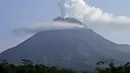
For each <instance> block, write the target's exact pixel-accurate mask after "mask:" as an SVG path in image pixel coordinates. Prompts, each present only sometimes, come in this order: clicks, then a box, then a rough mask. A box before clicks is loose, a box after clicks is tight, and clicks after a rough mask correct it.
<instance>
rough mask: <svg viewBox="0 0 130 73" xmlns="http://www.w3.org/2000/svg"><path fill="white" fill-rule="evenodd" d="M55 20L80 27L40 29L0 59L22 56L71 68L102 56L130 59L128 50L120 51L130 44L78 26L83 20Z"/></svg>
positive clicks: (14, 59)
mask: <svg viewBox="0 0 130 73" xmlns="http://www.w3.org/2000/svg"><path fill="white" fill-rule="evenodd" d="M72 20H73V21H72ZM57 21H58V22H65V23H73V25H74V24H75V25H80V26H82V27H71V28H64V29H53V30H42V31H40V32H38V33H36V34H35V35H34V36H32V37H31V38H29V39H27V40H26V41H24V42H22V43H21V44H19V45H17V46H15V47H13V48H10V49H8V50H6V51H4V52H2V53H1V54H0V60H7V61H9V62H10V63H14V64H19V63H20V61H21V59H28V60H31V61H33V62H34V63H42V64H45V65H49V66H52V65H56V66H58V67H62V68H63V67H65V68H74V69H84V68H86V67H89V68H94V67H95V63H96V62H98V61H100V60H101V58H104V59H106V60H107V59H108V60H111V59H114V60H115V61H117V62H119V63H124V62H126V61H129V60H130V57H129V55H130V54H129V53H130V52H129V51H127V52H126V51H122V49H130V46H128V45H126V46H125V45H120V44H116V43H113V42H111V41H109V40H107V39H105V38H103V37H102V36H100V35H98V34H97V33H95V32H94V31H93V30H91V29H89V28H88V27H86V26H84V25H81V24H83V23H81V22H80V21H78V20H77V19H74V18H62V20H61V17H60V18H59V17H58V18H56V19H54V22H57ZM80 23H81V24H80ZM63 24H64V23H63ZM54 25H56V24H54ZM61 25H62V24H61Z"/></svg>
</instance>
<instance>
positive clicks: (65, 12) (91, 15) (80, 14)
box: [58, 0, 130, 24]
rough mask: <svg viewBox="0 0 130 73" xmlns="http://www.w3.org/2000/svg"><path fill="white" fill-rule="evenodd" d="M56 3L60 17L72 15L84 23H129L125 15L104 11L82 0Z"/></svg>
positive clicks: (61, 0) (65, 0)
mask: <svg viewBox="0 0 130 73" xmlns="http://www.w3.org/2000/svg"><path fill="white" fill-rule="evenodd" d="M58 5H59V7H60V10H61V16H62V17H74V18H76V19H78V20H80V21H82V22H84V23H86V22H87V21H92V22H105V23H106V22H107V23H126V24H127V23H130V18H129V17H126V16H123V15H122V16H116V15H114V14H112V13H107V12H106V13H105V12H103V11H102V10H101V9H100V8H96V7H93V6H90V5H88V4H86V3H85V1H83V0H60V1H59V2H58Z"/></svg>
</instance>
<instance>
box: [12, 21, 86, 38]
mask: <svg viewBox="0 0 130 73" xmlns="http://www.w3.org/2000/svg"><path fill="white" fill-rule="evenodd" d="M70 28H84V26H83V25H79V24H74V23H66V22H62V21H51V22H44V23H41V24H35V25H33V26H29V27H26V28H20V29H15V30H13V33H14V34H15V35H19V36H23V34H29V33H30V34H34V33H37V32H40V31H49V30H56V29H70Z"/></svg>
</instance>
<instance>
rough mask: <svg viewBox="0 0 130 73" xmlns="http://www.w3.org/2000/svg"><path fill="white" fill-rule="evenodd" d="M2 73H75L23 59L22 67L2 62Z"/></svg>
mask: <svg viewBox="0 0 130 73" xmlns="http://www.w3.org/2000/svg"><path fill="white" fill-rule="evenodd" d="M0 73H75V71H73V70H70V69H58V68H56V67H55V66H53V67H47V66H44V65H42V64H35V65H34V64H33V62H31V61H30V60H26V59H22V65H18V66H17V65H13V64H9V63H8V62H7V61H6V60H3V61H1V62H0Z"/></svg>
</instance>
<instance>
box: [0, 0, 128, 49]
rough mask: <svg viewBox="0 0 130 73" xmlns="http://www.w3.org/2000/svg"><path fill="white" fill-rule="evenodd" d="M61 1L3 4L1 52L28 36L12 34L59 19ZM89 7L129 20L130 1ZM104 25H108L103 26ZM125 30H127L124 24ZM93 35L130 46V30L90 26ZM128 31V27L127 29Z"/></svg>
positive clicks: (103, 0) (91, 0) (96, 0)
mask: <svg viewBox="0 0 130 73" xmlns="http://www.w3.org/2000/svg"><path fill="white" fill-rule="evenodd" d="M57 1H58V0H0V51H3V50H5V49H7V48H10V47H12V46H15V45H17V44H18V43H20V42H21V41H23V40H21V39H25V38H26V37H25V36H17V35H14V34H12V30H14V29H18V28H22V27H26V26H31V25H32V24H37V23H42V22H45V21H51V20H53V19H54V18H56V17H58V16H60V15H61V14H60V10H59V7H58V6H57ZM85 2H86V3H87V4H88V5H91V6H94V7H98V8H100V9H101V10H102V11H104V12H109V13H113V14H115V15H117V16H118V15H125V16H127V17H130V14H129V13H130V10H129V7H130V5H129V3H130V1H129V0H120V1H119V0H85ZM104 24H105V23H104ZM123 26H126V25H125V24H124V25H123ZM89 27H90V28H92V29H93V30H94V31H96V32H97V33H99V34H100V35H102V36H104V37H105V38H107V39H109V40H111V41H114V42H116V43H121V44H130V41H129V40H130V39H129V38H128V37H129V36H130V33H129V29H130V27H128V28H127V29H120V30H118V31H117V30H115V29H114V28H116V27H117V26H113V27H109V24H108V25H107V26H106V25H103V24H100V23H98V24H97V23H95V24H93V25H89ZM126 27H127V26H126Z"/></svg>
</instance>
